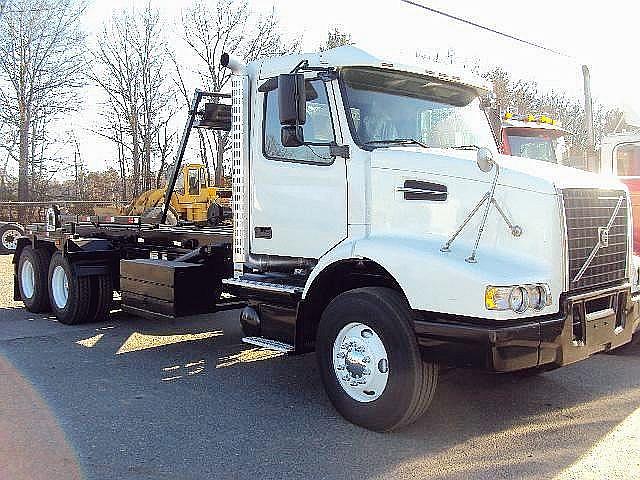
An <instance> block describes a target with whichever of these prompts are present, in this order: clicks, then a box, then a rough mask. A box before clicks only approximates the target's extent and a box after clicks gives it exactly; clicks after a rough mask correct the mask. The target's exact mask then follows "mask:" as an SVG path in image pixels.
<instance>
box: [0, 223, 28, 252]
mask: <svg viewBox="0 0 640 480" xmlns="http://www.w3.org/2000/svg"><path fill="white" fill-rule="evenodd" d="M22 235H24V229H23V228H22V227H21V226H20V225H17V224H15V223H7V224H5V225H2V226H1V227H0V253H13V252H15V251H16V248H17V246H18V242H17V240H18V237H21V236H22Z"/></svg>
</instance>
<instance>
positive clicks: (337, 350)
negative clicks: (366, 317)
mask: <svg viewBox="0 0 640 480" xmlns="http://www.w3.org/2000/svg"><path fill="white" fill-rule="evenodd" d="M332 353H333V355H332V359H333V371H334V373H335V375H336V378H337V379H338V382H339V383H340V386H341V387H342V389H343V390H344V391H345V392H346V394H347V395H349V396H350V397H351V398H352V399H354V400H356V401H358V402H362V403H368V402H373V401H374V400H377V399H378V398H380V396H381V395H382V394H383V393H384V390H385V388H386V386H387V381H388V379H389V359H388V356H387V350H386V348H385V346H384V344H383V343H382V340H381V339H380V336H379V335H378V334H377V333H376V332H375V330H373V329H372V328H371V327H369V326H368V325H366V324H364V323H360V322H352V323H349V324H347V325H345V326H344V327H343V328H342V329H341V330H340V332H338V335H337V336H336V339H335V341H334V342H333V352H332Z"/></svg>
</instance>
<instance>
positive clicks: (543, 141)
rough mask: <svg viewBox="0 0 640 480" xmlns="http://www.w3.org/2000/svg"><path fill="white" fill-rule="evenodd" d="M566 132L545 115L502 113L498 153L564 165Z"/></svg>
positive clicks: (566, 152)
mask: <svg viewBox="0 0 640 480" xmlns="http://www.w3.org/2000/svg"><path fill="white" fill-rule="evenodd" d="M567 135H570V132H568V131H567V130H565V129H564V128H562V127H561V126H560V125H558V124H557V122H556V121H555V120H553V119H552V118H550V117H548V116H546V115H540V116H537V117H536V116H533V115H514V114H512V113H509V112H507V113H505V115H504V118H503V120H502V129H501V140H502V153H504V154H505V155H514V156H517V157H525V158H532V159H534V160H540V161H543V162H551V163H557V164H558V165H567V163H568V162H567V160H568V148H567V144H566V141H565V138H566V136H567Z"/></svg>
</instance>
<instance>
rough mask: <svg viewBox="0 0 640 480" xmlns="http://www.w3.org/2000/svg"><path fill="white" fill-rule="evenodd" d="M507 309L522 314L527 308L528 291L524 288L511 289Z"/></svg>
mask: <svg viewBox="0 0 640 480" xmlns="http://www.w3.org/2000/svg"><path fill="white" fill-rule="evenodd" d="M509 308H511V310H513V311H514V312H516V313H522V312H524V311H526V310H527V308H529V291H528V290H527V289H525V288H524V287H513V288H512V289H511V292H510V293H509Z"/></svg>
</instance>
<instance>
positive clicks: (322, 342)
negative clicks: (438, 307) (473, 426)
mask: <svg viewBox="0 0 640 480" xmlns="http://www.w3.org/2000/svg"><path fill="white" fill-rule="evenodd" d="M316 355H317V359H318V365H319V369H320V374H321V377H322V381H323V383H324V386H325V389H326V391H327V394H328V396H329V399H330V400H331V402H332V403H333V405H334V406H335V408H336V410H338V412H339V413H340V414H341V415H342V416H343V417H345V418H346V419H347V420H349V421H351V422H353V423H355V424H357V425H361V426H363V427H365V428H368V429H371V430H376V431H383V432H384V431H391V430H395V429H397V428H400V427H403V426H405V425H408V424H410V423H413V422H414V421H415V420H417V419H418V418H419V417H420V416H421V415H422V414H423V413H424V412H425V411H426V409H427V408H428V406H429V404H430V403H431V400H432V398H433V394H434V392H435V388H436V384H437V378H438V366H437V364H434V363H431V362H424V361H423V360H422V358H421V355H420V350H419V348H418V344H417V341H416V337H415V333H414V331H413V328H412V320H411V314H410V309H409V306H408V305H407V302H406V300H405V299H404V298H403V296H402V295H400V294H399V293H398V292H396V291H394V290H391V289H388V288H378V287H367V288H359V289H356V290H351V291H348V292H346V293H343V294H341V295H339V296H337V297H336V298H335V299H334V300H333V301H332V302H331V303H330V304H329V305H328V306H327V308H326V309H325V311H324V312H323V314H322V318H321V320H320V325H319V327H318V334H317V340H316Z"/></svg>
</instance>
